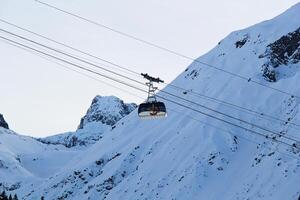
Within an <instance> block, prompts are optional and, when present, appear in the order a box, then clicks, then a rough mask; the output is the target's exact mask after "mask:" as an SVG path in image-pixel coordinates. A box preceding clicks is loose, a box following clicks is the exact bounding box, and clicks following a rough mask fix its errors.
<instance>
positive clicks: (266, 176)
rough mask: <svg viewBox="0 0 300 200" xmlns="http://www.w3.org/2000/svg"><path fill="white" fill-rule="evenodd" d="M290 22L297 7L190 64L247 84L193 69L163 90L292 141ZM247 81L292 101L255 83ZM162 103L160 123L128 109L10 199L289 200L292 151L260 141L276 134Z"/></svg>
mask: <svg viewBox="0 0 300 200" xmlns="http://www.w3.org/2000/svg"><path fill="white" fill-rule="evenodd" d="M299 19H300V4H297V5H295V6H294V7H292V8H291V9H289V10H288V11H286V12H285V13H284V14H282V15H280V16H278V17H276V18H274V19H272V20H269V21H266V22H263V23H260V24H257V25H255V26H253V27H250V28H248V29H245V30H241V31H236V32H233V33H231V34H230V35H229V36H228V37H226V38H225V39H224V40H222V41H221V42H220V43H219V44H218V46H217V47H216V48H214V49H213V50H212V51H210V52H209V53H207V54H206V55H204V56H202V57H200V58H199V59H198V60H199V61H201V62H206V63H209V64H211V65H213V66H217V67H219V68H222V69H224V70H227V71H231V72H234V73H237V74H240V75H242V76H243V77H247V78H248V79H249V81H247V79H246V80H243V79H240V78H237V77H234V76H232V75H229V74H226V73H223V72H220V71H217V70H215V69H213V68H210V67H208V66H205V65H202V64H200V63H199V62H194V63H192V64H191V65H190V66H189V67H188V68H187V70H186V71H185V72H183V73H182V74H181V75H180V76H179V77H178V78H177V79H176V80H175V81H174V82H173V83H172V84H174V85H178V86H181V87H185V88H187V91H185V92H183V91H178V90H174V89H173V88H171V87H167V88H165V90H166V91H169V92H172V93H175V94H178V95H180V96H182V97H184V98H188V99H189V100H191V101H193V102H199V103H201V104H204V105H206V106H209V107H211V108H213V109H216V110H218V111H221V112H226V113H229V114H230V115H232V116H235V117H237V118H239V119H242V120H246V121H249V122H251V123H255V124H257V125H259V126H263V127H265V128H267V129H270V130H272V131H274V132H275V131H276V132H278V133H279V132H280V134H282V135H285V136H289V137H293V138H296V139H297V140H300V135H299V128H297V127H295V126H294V125H293V124H292V123H297V124H300V119H299V117H300V116H299V98H298V96H300V89H299V83H300V73H299V67H300V66H299V59H298V52H299V45H300V43H299V40H298V36H297V32H298V30H299V27H300V20H299ZM295 35H296V36H295ZM291 38H292V39H291ZM277 52H280V54H277ZM278 61H280V62H279V63H278ZM266 69H267V70H266ZM268 70H269V71H270V72H271V73H270V74H271V76H269V73H268V72H267V71H268ZM254 80H255V81H257V82H259V83H262V84H265V85H268V86H270V87H274V88H278V89H280V90H284V91H288V92H290V93H293V94H295V95H296V96H291V95H287V94H282V93H280V92H278V91H276V90H273V89H269V88H266V87H262V86H259V85H258V84H255V83H254V82H253V81H254ZM191 91H194V92H199V93H202V94H205V95H208V96H211V97H215V98H218V99H221V100H223V101H227V102H231V103H234V104H237V105H240V106H243V107H246V108H249V109H252V110H256V111H258V112H263V113H268V114H270V115H272V116H273V117H276V118H280V119H283V122H282V123H278V122H277V121H275V120H273V121H269V120H266V119H265V118H266V117H265V116H264V115H253V114H251V113H249V112H242V111H241V109H236V108H233V107H228V106H225V105H224V104H220V103H217V102H215V101H212V100H211V99H210V100H209V99H205V98H201V99H200V98H199V96H195V95H192V93H191ZM160 95H161V96H164V94H160ZM168 98H170V99H172V100H174V101H176V102H180V103H183V104H187V103H186V102H184V101H182V100H180V99H175V98H174V97H168ZM166 105H167V108H168V111H169V113H168V117H167V118H166V119H163V120H154V121H143V120H140V119H139V118H138V117H137V113H136V111H134V112H132V113H131V114H129V115H128V116H126V117H125V118H123V119H121V120H120V121H119V122H118V124H117V126H116V128H114V129H113V130H111V131H110V134H104V135H103V138H102V139H101V140H99V141H98V142H97V143H95V144H94V145H93V146H92V147H91V148H89V149H87V150H86V151H85V152H84V153H83V154H82V155H78V156H77V157H76V158H75V159H74V160H72V161H71V162H70V163H68V164H67V165H65V166H64V167H63V168H62V169H61V170H60V172H58V173H57V174H55V175H54V176H52V178H49V179H47V180H41V181H40V182H35V183H33V184H32V185H27V186H26V187H22V188H20V189H18V190H16V191H15V192H17V193H18V194H21V195H23V196H24V199H39V198H40V197H41V196H45V198H46V199H50V200H54V199H55V200H56V199H72V200H77V199H78V200H81V199H92V200H95V199H97V200H98V199H128V200H132V199H180V200H186V199H189V200H193V199H195V200H198V199H206V200H219V199H222V200H241V199H249V200H251V199H264V200H283V199H284V200H297V199H299V197H300V189H299V182H300V161H299V159H300V157H299V153H298V152H297V151H296V150H295V149H293V148H292V147H288V146H286V145H282V144H278V143H277V142H274V141H271V140H270V138H274V139H278V140H282V141H284V138H283V137H282V136H281V137H276V135H274V134H271V133H270V132H267V131H263V130H260V129H258V128H256V127H253V126H250V125H246V124H243V123H242V122H237V121H236V120H233V119H229V118H226V117H225V116H222V115H220V114H216V113H212V112H211V111H208V110H205V109H204V108H203V107H200V106H196V105H195V104H192V103H189V106H192V107H193V108H195V109H199V110H201V111H203V112H206V113H209V114H212V115H214V116H216V117H219V118H222V119H226V120H227V121H230V122H232V123H235V124H238V125H242V126H244V127H247V128H250V129H252V130H255V131H258V132H261V133H263V134H264V135H268V137H260V136H258V135H254V134H251V133H250V132H247V131H244V130H242V129H240V128H238V127H234V126H231V125H229V124H225V123H223V122H221V121H218V120H215V119H213V118H210V117H207V116H203V115H201V114H200V113H196V112H193V111H191V110H187V109H186V108H183V107H178V106H176V105H175V104H172V103H169V102H166ZM289 142H290V143H291V144H292V142H291V141H289Z"/></svg>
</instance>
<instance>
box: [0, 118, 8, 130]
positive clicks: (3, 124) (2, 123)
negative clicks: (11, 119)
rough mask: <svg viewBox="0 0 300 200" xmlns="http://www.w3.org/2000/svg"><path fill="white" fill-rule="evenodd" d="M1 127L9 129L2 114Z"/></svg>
mask: <svg viewBox="0 0 300 200" xmlns="http://www.w3.org/2000/svg"><path fill="white" fill-rule="evenodd" d="M0 127H2V128H6V129H9V127H8V124H7V122H6V121H5V119H4V117H3V115H2V114H0Z"/></svg>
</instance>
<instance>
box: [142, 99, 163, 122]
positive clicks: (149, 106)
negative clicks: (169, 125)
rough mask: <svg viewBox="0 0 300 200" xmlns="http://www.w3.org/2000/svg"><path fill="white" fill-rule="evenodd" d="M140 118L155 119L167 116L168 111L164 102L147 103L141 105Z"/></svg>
mask: <svg viewBox="0 0 300 200" xmlns="http://www.w3.org/2000/svg"><path fill="white" fill-rule="evenodd" d="M138 114H139V117H140V118H142V119H155V118H163V117H166V116H167V109H166V106H165V104H164V103H163V102H158V101H154V102H146V103H142V104H140V105H139V109H138Z"/></svg>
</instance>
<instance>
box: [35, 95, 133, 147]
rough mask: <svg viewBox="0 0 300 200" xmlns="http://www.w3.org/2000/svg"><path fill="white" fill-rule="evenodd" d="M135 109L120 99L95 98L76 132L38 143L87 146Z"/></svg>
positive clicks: (47, 138)
mask: <svg viewBox="0 0 300 200" xmlns="http://www.w3.org/2000/svg"><path fill="white" fill-rule="evenodd" d="M136 107H137V105H136V104H134V103H130V104H127V103H124V102H123V101H122V100H121V99H119V98H117V97H114V96H109V97H103V96H99V95H98V96H96V97H95V98H94V99H93V101H92V104H91V106H90V108H89V109H88V110H87V113H86V115H85V116H84V117H83V118H81V120H80V124H79V126H78V129H77V131H76V132H68V133H63V134H59V135H54V136H50V137H46V138H40V139H39V141H41V142H43V143H45V144H62V145H64V146H66V147H68V148H70V147H75V146H85V147H87V146H89V145H91V144H94V143H95V142H96V141H98V140H99V139H101V138H102V134H103V133H105V132H107V131H108V130H111V129H112V128H114V127H115V126H114V125H115V124H116V123H117V122H118V121H119V120H120V119H122V118H123V117H125V116H126V115H128V114H129V113H131V112H132V111H133V110H134V109H135V108H136Z"/></svg>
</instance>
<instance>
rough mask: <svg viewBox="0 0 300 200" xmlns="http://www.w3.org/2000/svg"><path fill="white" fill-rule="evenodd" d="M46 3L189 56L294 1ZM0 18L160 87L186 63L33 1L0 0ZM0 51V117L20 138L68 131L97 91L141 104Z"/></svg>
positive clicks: (11, 50) (0, 46)
mask: <svg viewBox="0 0 300 200" xmlns="http://www.w3.org/2000/svg"><path fill="white" fill-rule="evenodd" d="M45 1H46V2H48V3H52V4H54V5H57V6H58V7H61V8H63V9H66V10H69V11H72V12H75V13H78V14H80V15H82V16H85V17H87V18H90V19H93V20H94V21H99V22H101V23H104V24H107V25H109V26H111V27H113V28H115V29H119V30H122V31H124V32H127V33H130V34H133V35H136V36H137V37H140V38H143V39H145V40H148V41H151V42H154V43H157V44H159V45H161V46H165V47H168V48H170V49H173V50H175V51H178V52H181V53H183V54H186V55H188V56H190V57H195V58H196V57H198V56H200V55H201V54H203V53H205V52H207V51H209V50H210V49H211V48H213V47H214V46H215V45H216V44H217V43H218V42H219V41H220V40H221V39H222V38H224V37H225V36H226V35H228V34H229V33H230V32H231V31H234V30H237V29H242V28H245V27H247V26H250V25H253V24H255V23H259V22H261V21H263V20H267V19H270V18H272V17H274V16H276V15H278V14H280V13H281V12H283V11H285V10H286V9H288V8H289V7H291V6H292V5H294V4H295V3H297V2H298V1H296V0H284V1H282V0H264V1H261V0H251V1H249V0H247V1H246V0H227V1H220V0H210V1H204V0H185V1H183V0H163V1H162V0H147V1H146V0H125V1H117V0H110V1H103V0H85V1H82V0H81V1H80V0H72V1H70V0H45ZM0 18H2V19H5V20H8V21H10V22H13V23H16V24H18V25H20V26H23V27H26V28H29V29H31V30H33V31H36V32H38V33H41V34H44V35H47V36H49V37H52V38H54V39H56V40H59V41H62V42H64V43H67V44H70V45H72V46H74V47H77V48H80V49H82V50H84V51H89V52H90V53H93V54H95V55H98V56H100V57H102V58H105V59H107V60H111V61H113V62H115V63H118V64H121V65H123V66H128V67H130V68H131V69H133V70H135V71H138V72H148V73H150V74H153V75H155V76H160V77H161V78H163V79H165V80H166V81H167V82H170V81H171V80H173V79H174V78H175V77H176V76H177V75H178V74H179V73H180V72H182V71H183V70H184V69H185V68H186V67H187V65H188V64H189V63H190V61H187V60H184V59H182V58H180V57H176V56H174V55H170V54H168V53H166V52H163V51H160V50H157V49H154V48H152V47H148V46H145V45H144V44H141V43H138V42H136V41H133V40H130V39H128V38H124V37H121V36H119V35H116V34H114V33H111V32H108V31H107V30H103V29H101V28H99V27H96V26H93V25H90V24H87V23H85V22H81V21H78V20H76V19H74V18H72V17H68V16H66V15H63V14H61V13H57V12H55V11H53V10H51V9H49V8H46V7H45V6H42V5H39V4H37V3H35V2H34V0H22V1H20V0H0ZM0 27H1V28H5V29H9V30H10V31H14V32H17V33H19V34H23V32H20V31H18V30H16V29H14V28H11V27H9V26H7V25H4V24H3V23H0ZM1 35H3V33H1ZM24 35H26V36H30V37H32V36H31V35H27V34H24ZM34 39H37V38H36V37H34ZM40 41H43V40H40ZM0 54H1V65H0V91H1V95H0V113H3V114H4V116H5V117H6V119H7V121H8V123H9V124H10V126H11V128H12V129H13V130H15V131H17V132H19V133H22V134H26V135H32V136H46V135H52V134H55V133H60V132H64V131H71V130H75V129H76V127H77V125H78V124H79V120H80V118H81V116H83V115H84V113H85V112H86V110H87V108H88V107H89V105H90V103H91V100H92V98H93V97H94V96H95V95H97V94H99V95H115V96H118V97H120V98H122V99H124V100H125V101H127V102H128V101H130V102H131V101H135V102H140V101H141V100H140V99H137V98H136V97H134V96H130V95H129V94H127V93H124V92H122V91H118V90H115V89H114V88H110V87H108V86H107V85H103V84H101V83H99V82H96V81H94V80H91V79H89V78H87V77H84V76H82V75H79V74H77V73H74V72H71V71H68V70H66V69H64V68H61V67H60V66H57V65H55V64H53V63H50V62H48V61H45V60H43V59H41V58H39V57H36V56H34V55H31V54H30V53H27V52H23V51H22V50H19V49H16V48H15V47H11V46H9V45H7V44H5V43H3V42H1V43H0ZM125 89H127V90H129V91H131V92H135V91H133V90H130V89H128V88H125ZM135 93H136V92H135ZM137 94H138V95H143V94H139V93H137Z"/></svg>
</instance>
